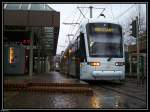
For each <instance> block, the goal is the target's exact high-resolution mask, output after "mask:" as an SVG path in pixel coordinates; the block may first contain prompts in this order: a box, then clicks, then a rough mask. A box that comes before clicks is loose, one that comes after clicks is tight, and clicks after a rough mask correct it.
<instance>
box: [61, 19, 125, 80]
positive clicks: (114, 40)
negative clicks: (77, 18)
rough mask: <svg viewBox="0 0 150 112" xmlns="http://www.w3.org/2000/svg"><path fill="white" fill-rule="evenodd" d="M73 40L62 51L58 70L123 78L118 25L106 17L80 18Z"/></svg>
mask: <svg viewBox="0 0 150 112" xmlns="http://www.w3.org/2000/svg"><path fill="white" fill-rule="evenodd" d="M75 38H76V39H75V40H74V41H73V42H72V43H71V44H69V45H68V47H67V48H66V50H65V51H64V53H63V55H62V57H61V62H60V67H61V72H62V73H65V74H68V75H71V76H74V77H76V78H78V79H81V80H123V79H125V58H124V56H125V55H124V45H123V35H122V27H121V25H119V24H117V23H115V22H110V21H99V20H93V19H88V20H86V21H84V22H83V23H82V24H81V25H80V27H79V30H78V31H77V33H76V34H75Z"/></svg>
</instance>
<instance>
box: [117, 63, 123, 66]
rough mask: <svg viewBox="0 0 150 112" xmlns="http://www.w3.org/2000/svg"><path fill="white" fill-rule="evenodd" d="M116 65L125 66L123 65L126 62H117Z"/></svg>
mask: <svg viewBox="0 0 150 112" xmlns="http://www.w3.org/2000/svg"><path fill="white" fill-rule="evenodd" d="M115 65H116V66H123V65H124V62H116V63H115Z"/></svg>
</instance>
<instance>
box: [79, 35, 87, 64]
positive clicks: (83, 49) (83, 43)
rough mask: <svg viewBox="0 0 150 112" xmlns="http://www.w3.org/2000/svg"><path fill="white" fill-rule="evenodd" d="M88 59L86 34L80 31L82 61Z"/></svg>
mask: <svg viewBox="0 0 150 112" xmlns="http://www.w3.org/2000/svg"><path fill="white" fill-rule="evenodd" d="M84 61H87V59H86V50H85V40H84V34H83V33H80V62H84Z"/></svg>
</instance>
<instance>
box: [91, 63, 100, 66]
mask: <svg viewBox="0 0 150 112" xmlns="http://www.w3.org/2000/svg"><path fill="white" fill-rule="evenodd" d="M90 65H91V66H100V62H90Z"/></svg>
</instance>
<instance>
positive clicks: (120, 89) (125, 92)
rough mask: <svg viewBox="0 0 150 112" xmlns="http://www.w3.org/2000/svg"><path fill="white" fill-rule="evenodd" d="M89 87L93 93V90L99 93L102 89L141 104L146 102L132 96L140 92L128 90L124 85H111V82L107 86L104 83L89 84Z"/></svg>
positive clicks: (134, 89) (133, 89)
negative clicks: (138, 101)
mask: <svg viewBox="0 0 150 112" xmlns="http://www.w3.org/2000/svg"><path fill="white" fill-rule="evenodd" d="M89 85H90V87H91V88H92V89H94V90H93V91H95V90H99V91H100V90H101V88H103V89H105V90H111V91H112V92H117V93H119V94H122V95H126V96H128V97H131V98H134V99H137V100H140V101H142V102H146V99H144V98H141V97H139V96H136V95H135V94H133V93H136V92H140V90H136V88H130V87H129V86H128V85H125V84H123V85H119V84H118V83H112V82H109V83H107V84H105V83H91V82H90V83H89ZM140 94H141V93H140Z"/></svg>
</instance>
